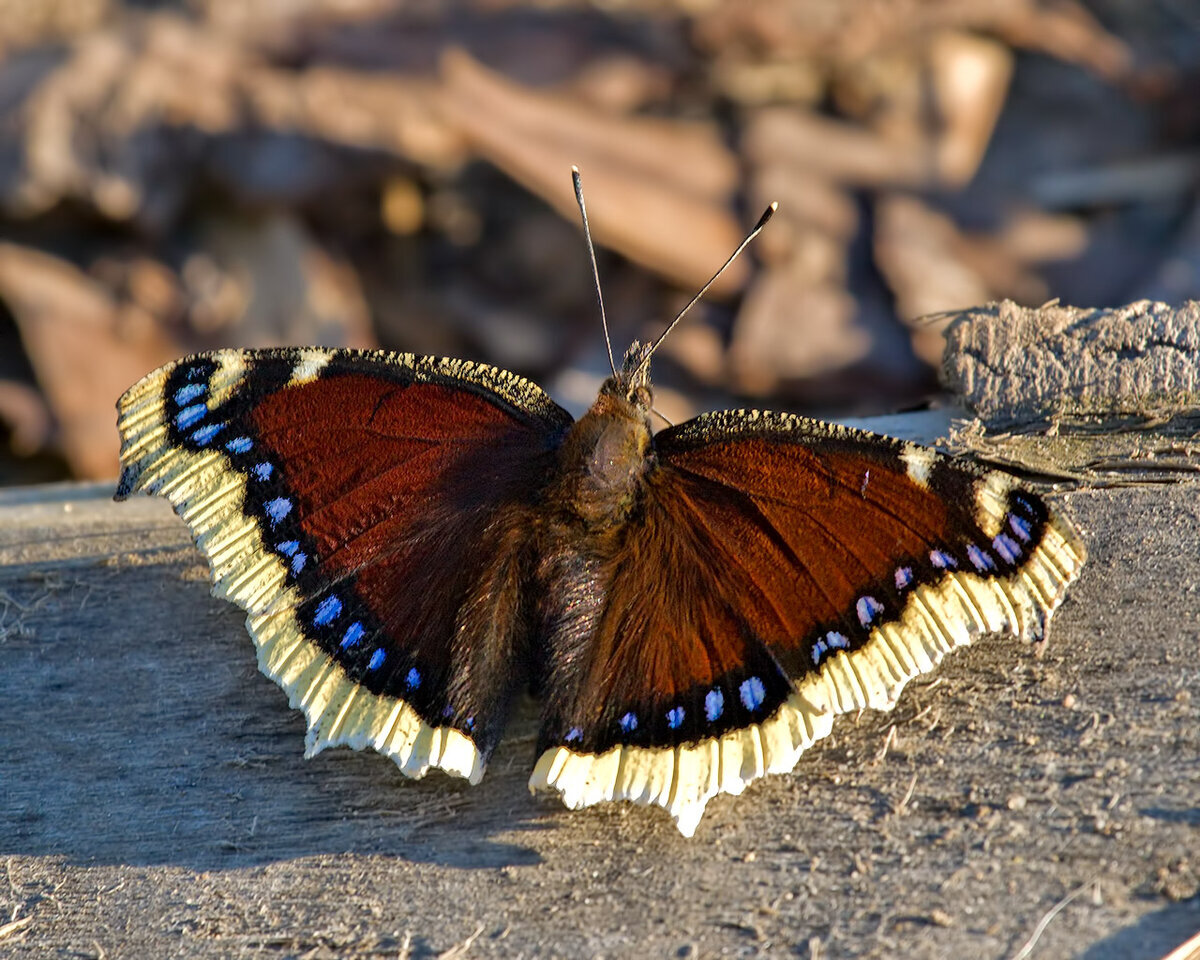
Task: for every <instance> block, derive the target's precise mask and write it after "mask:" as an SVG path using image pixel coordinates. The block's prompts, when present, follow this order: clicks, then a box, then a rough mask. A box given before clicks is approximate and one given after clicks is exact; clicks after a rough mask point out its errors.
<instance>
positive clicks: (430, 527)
mask: <svg viewBox="0 0 1200 960" xmlns="http://www.w3.org/2000/svg"><path fill="white" fill-rule="evenodd" d="M119 413H120V422H119V426H120V430H121V436H122V465H123V473H122V478H121V481H120V486H119V488H118V497H119V498H121V497H124V496H128V495H129V494H131V493H132V492H134V491H136V490H143V491H146V492H150V493H158V494H161V495H163V496H166V497H167V498H168V499H169V500H170V501H171V503H172V504H173V506H174V507H175V509H176V511H177V512H178V513H179V514H180V515H181V516H182V517H183V518H184V519H185V520H186V521H187V522H188V524H189V526H190V527H191V529H192V532H193V534H194V535H195V538H196V542H197V545H198V546H199V548H200V549H201V551H202V552H203V553H204V554H205V556H206V557H207V558H208V560H209V562H210V564H211V566H212V573H213V583H214V586H213V590H214V593H216V594H217V595H219V596H223V597H225V598H226V599H229V600H231V601H233V602H234V603H237V604H238V605H239V606H241V607H242V608H243V609H245V610H246V611H247V614H248V616H247V626H248V628H249V630H250V633H251V634H252V636H253V637H254V640H255V643H256V644H257V646H258V651H259V664H260V666H261V668H262V670H263V671H264V672H265V673H267V674H268V675H269V676H270V677H272V678H273V679H275V680H276V681H277V682H278V683H279V684H280V686H282V687H283V688H284V690H285V691H287V693H288V696H289V700H290V702H291V705H292V706H294V707H297V708H300V709H302V710H303V711H304V712H305V714H306V716H307V718H308V722H309V728H310V729H309V735H308V747H309V751H310V752H315V751H317V750H320V749H321V748H323V747H325V746H328V745H331V744H334V743H346V744H349V745H350V746H353V747H355V748H362V747H366V746H372V747H374V748H375V749H377V750H379V751H380V752H383V753H385V754H388V755H389V756H391V757H392V758H393V759H394V760H395V761H396V762H397V763H398V764H399V765H400V767H401V769H402V770H404V772H405V773H407V774H409V775H411V776H420V775H422V774H423V773H424V772H425V771H426V770H427V769H428V768H429V767H431V766H432V767H440V768H442V769H444V770H446V771H448V772H451V773H455V774H457V775H460V776H464V777H469V778H471V779H472V780H477V779H478V778H479V776H480V775H481V774H482V770H483V765H484V763H485V762H486V758H487V755H488V753H489V752H490V750H491V749H492V748H493V747H494V745H495V742H496V741H497V740H498V738H499V735H500V728H501V726H502V723H503V719H504V712H505V707H506V703H507V700H508V697H509V696H510V695H511V692H512V689H513V688H514V687H515V686H517V685H518V684H519V682H520V680H521V677H520V675H519V674H520V673H521V671H522V670H523V669H524V667H523V657H522V656H521V655H520V654H521V649H520V648H521V645H522V644H523V643H524V642H525V637H524V635H523V631H524V626H523V619H522V614H521V610H520V604H521V593H520V589H519V587H520V580H521V578H522V576H523V575H524V568H525V566H526V565H527V564H528V543H529V533H528V531H529V505H530V503H531V500H532V498H534V497H536V495H537V486H538V483H539V482H540V480H539V478H540V476H541V474H542V473H543V472H544V470H545V464H546V460H547V458H549V457H552V456H553V449H554V447H555V445H556V444H557V443H558V442H559V440H560V438H561V434H562V432H563V431H564V430H565V429H566V427H567V425H569V423H570V418H569V416H568V415H567V414H566V413H565V412H563V411H562V410H561V409H560V408H558V407H557V406H556V405H554V404H553V403H552V402H551V401H550V400H549V399H548V398H546V396H545V394H543V393H542V392H541V391H540V390H538V389H537V388H536V387H534V386H533V385H531V384H529V383H527V382H526V381H523V380H521V379H520V378H517V377H514V376H512V375H510V374H505V373H503V372H501V371H497V370H494V369H492V368H488V367H481V366H474V365H471V364H466V363H462V362H459V361H441V360H434V359H429V358H419V357H413V356H411V355H404V354H389V353H384V352H380V351H373V352H352V351H334V350H320V349H304V350H272V351H220V352H217V353H213V354H207V355H201V356H197V357H190V358H187V359H185V360H182V361H179V362H178V363H175V364H170V365H168V366H167V367H164V368H162V369H160V370H158V371H156V372H154V373H152V374H150V375H149V376H148V377H146V378H145V379H143V380H142V381H141V382H139V383H138V384H136V385H135V386H134V387H133V388H131V389H130V391H129V392H128V393H126V395H125V396H124V397H122V399H121V401H120V404H119Z"/></svg>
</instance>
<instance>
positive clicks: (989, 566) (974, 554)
mask: <svg viewBox="0 0 1200 960" xmlns="http://www.w3.org/2000/svg"><path fill="white" fill-rule="evenodd" d="M967 557H968V558H969V559H970V561H971V566H973V567H974V568H975V569H976V570H978V571H979V572H980V573H983V572H985V571H987V570H995V569H996V561H995V560H993V559H992V556H991V554H989V553H988V552H987V551H986V550H980V549H979V547H977V546H976V545H975V544H973V543H969V544H967Z"/></svg>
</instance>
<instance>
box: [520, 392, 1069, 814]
mask: <svg viewBox="0 0 1200 960" xmlns="http://www.w3.org/2000/svg"><path fill="white" fill-rule="evenodd" d="M655 457H656V463H657V466H656V468H655V469H654V470H653V471H652V473H651V474H650V475H649V477H648V480H647V484H646V489H645V498H644V508H643V510H642V511H641V513H640V514H639V515H638V516H637V517H636V518H635V519H634V520H633V521H632V522H631V525H630V529H629V531H628V537H627V539H626V541H625V545H624V547H623V549H622V552H621V554H620V556H619V558H618V559H617V560H616V561H615V562H614V565H613V572H612V575H611V578H610V580H609V587H608V591H609V592H608V602H607V605H606V607H605V609H604V611H603V613H602V614H601V615H599V616H598V617H597V624H596V638H597V639H596V644H595V647H594V650H593V651H592V652H589V654H588V656H587V657H585V658H584V659H585V660H586V661H587V662H588V663H589V665H590V670H589V671H588V672H587V674H586V675H585V674H582V673H581V672H580V671H577V670H574V669H565V670H564V671H563V673H564V675H565V679H566V680H567V682H568V683H569V682H570V681H571V680H572V679H574V681H575V685H574V687H573V692H572V694H571V696H570V697H565V698H564V699H563V702H562V703H561V704H558V705H555V707H554V709H553V710H551V711H549V712H548V714H547V719H546V723H545V725H544V728H543V742H542V746H543V748H544V749H543V752H542V754H541V757H540V759H539V762H538V766H537V769H536V770H535V774H534V780H533V784H534V786H539V787H553V788H555V789H558V790H560V791H561V792H562V793H563V795H564V799H565V800H566V801H567V802H568V804H569V805H572V806H582V805H586V804H587V803H591V802H596V801H597V800H601V799H631V800H635V801H640V802H647V803H655V804H658V805H660V806H662V807H664V808H666V809H667V810H668V812H670V813H671V815H672V816H673V817H675V819H676V822H677V824H678V826H679V828H680V829H681V830H682V831H683V832H684V833H686V834H689V835H690V833H691V831H692V830H693V829H694V828H695V824H696V822H697V821H698V819H699V817H700V814H701V813H702V812H703V809H704V805H705V803H706V802H707V800H708V799H709V798H711V797H712V796H714V795H715V794H716V793H718V792H728V793H737V792H740V791H741V790H742V789H743V788H744V786H745V784H746V783H748V782H749V781H751V780H753V779H754V778H756V777H758V776H761V775H762V774H763V773H766V772H781V771H784V770H790V769H791V768H792V767H793V766H794V765H795V763H796V761H797V759H798V758H799V756H800V754H801V753H802V752H803V751H804V750H805V749H807V748H808V747H809V746H810V745H811V744H812V743H813V742H814V741H815V740H817V739H819V738H821V737H823V736H825V735H826V734H827V733H828V732H829V730H830V729H831V725H832V718H833V717H834V716H835V715H836V714H838V713H842V712H846V711H850V710H857V709H861V708H863V707H875V708H881V709H886V708H888V707H890V706H891V705H892V703H894V701H895V698H896V697H897V696H898V695H899V692H900V691H901V689H902V688H903V686H904V685H905V684H906V683H907V682H908V681H909V680H910V679H912V678H913V677H914V676H917V675H919V674H921V673H925V672H927V671H929V670H932V669H933V668H934V666H935V665H936V664H937V663H938V662H939V661H940V660H941V659H942V657H943V656H944V655H945V654H946V653H947V652H948V651H950V650H951V649H953V648H954V647H956V646H959V645H961V644H964V643H969V642H970V641H971V640H972V639H974V638H975V637H978V636H980V635H983V634H987V633H995V632H1013V633H1018V634H1021V635H1023V636H1025V637H1027V638H1031V639H1039V638H1041V637H1042V636H1044V632H1045V625H1046V622H1047V621H1048V618H1049V616H1050V615H1051V613H1052V612H1053V610H1054V609H1055V608H1056V607H1057V606H1058V604H1059V603H1060V602H1061V599H1062V597H1063V594H1064V592H1065V590H1066V588H1067V586H1068V585H1069V584H1070V583H1071V582H1072V581H1073V580H1074V579H1075V578H1076V577H1077V576H1078V572H1079V568H1080V566H1081V564H1082V563H1083V560H1084V557H1085V551H1084V549H1083V547H1082V545H1081V543H1080V542H1079V540H1078V537H1077V536H1076V535H1075V533H1074V531H1073V530H1072V529H1071V527H1070V525H1069V524H1068V523H1067V522H1066V521H1065V520H1064V519H1062V518H1061V517H1060V516H1058V515H1057V514H1056V513H1054V512H1053V511H1052V510H1050V508H1049V507H1048V506H1047V505H1046V503H1045V502H1044V501H1043V500H1042V499H1041V498H1040V497H1038V496H1037V495H1035V494H1033V493H1031V492H1029V491H1027V490H1025V489H1023V488H1021V487H1020V486H1019V485H1017V484H1016V483H1015V482H1014V481H1013V479H1012V478H1011V477H1009V476H1008V475H1007V474H1004V473H1000V472H995V471H993V472H985V471H978V470H974V469H972V468H970V467H968V466H964V465H961V464H959V463H957V462H955V461H951V460H948V459H946V458H944V457H941V456H939V455H938V454H936V453H934V452H932V451H929V450H927V449H925V448H921V447H918V446H915V445H912V444H904V443H901V442H899V441H892V440H888V439H886V438H882V437H877V436H874V435H870V434H864V433H861V432H858V431H852V430H846V429H844V428H839V427H834V426H830V425H827V424H822V423H818V422H816V421H809V420H804V419H801V418H795V417H788V416H783V415H773V414H757V413H755V414H734V413H725V414H714V415H710V416H708V417H702V418H699V419H698V420H695V421H691V422H690V423H688V424H684V425H682V426H681V427H678V428H673V429H670V430H667V431H664V432H663V433H662V434H659V436H658V437H657V438H656V439H655ZM593 653H594V654H595V655H594V656H593ZM614 678H620V679H619V680H616V679H614ZM706 700H707V702H708V703H709V704H715V703H717V702H719V703H720V704H721V705H722V709H721V710H720V711H716V710H705V708H704V707H705V703H706ZM601 705H602V706H601ZM750 707H753V708H754V709H748V708H750ZM678 711H682V719H681V722H680V723H679V724H678V725H675V726H672V725H671V724H670V723H668V724H666V725H664V724H663V722H662V720H661V718H662V717H672V718H681V713H680V712H678ZM628 712H633V713H634V714H635V715H636V716H638V717H646V718H651V721H652V722H651V723H650V724H647V725H646V726H645V728H644V729H642V728H640V732H639V731H637V730H635V731H632V732H631V731H627V730H623V729H622V728H621V727H620V724H619V722H616V721H619V718H621V717H623V716H625V714H626V713H628Z"/></svg>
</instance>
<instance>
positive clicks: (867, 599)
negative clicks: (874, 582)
mask: <svg viewBox="0 0 1200 960" xmlns="http://www.w3.org/2000/svg"><path fill="white" fill-rule="evenodd" d="M854 609H855V610H856V611H857V613H858V622H859V623H861V624H862V625H863V626H864V627H869V626H870V625H871V624H872V623H873V622H874V620H875V618H876V617H878V616H879V615H880V614H881V613H883V604H882V603H880V602H879V601H878V600H876V599H875V598H874V597H872V596H861V597H859V598H858V602H857V603H856V604H855V605H854Z"/></svg>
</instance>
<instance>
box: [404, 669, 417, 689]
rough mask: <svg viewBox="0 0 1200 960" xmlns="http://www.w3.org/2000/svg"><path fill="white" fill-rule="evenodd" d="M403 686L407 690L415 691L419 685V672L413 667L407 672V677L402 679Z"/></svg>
mask: <svg viewBox="0 0 1200 960" xmlns="http://www.w3.org/2000/svg"><path fill="white" fill-rule="evenodd" d="M404 685H405V686H406V687H408V689H409V690H416V689H417V687H419V686H420V685H421V671H420V670H418V669H417V668H416V667H413V668H412V669H411V670H409V671H408V675H407V676H406V677H405V678H404Z"/></svg>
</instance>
